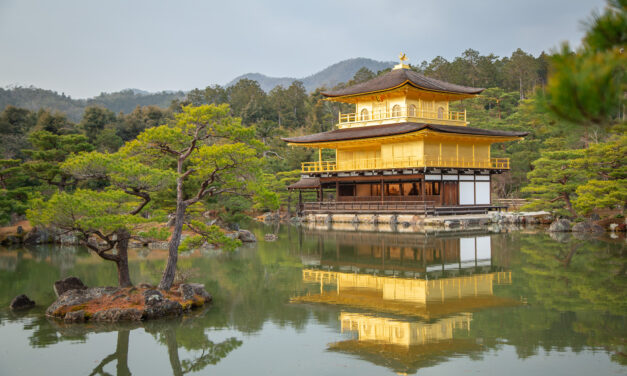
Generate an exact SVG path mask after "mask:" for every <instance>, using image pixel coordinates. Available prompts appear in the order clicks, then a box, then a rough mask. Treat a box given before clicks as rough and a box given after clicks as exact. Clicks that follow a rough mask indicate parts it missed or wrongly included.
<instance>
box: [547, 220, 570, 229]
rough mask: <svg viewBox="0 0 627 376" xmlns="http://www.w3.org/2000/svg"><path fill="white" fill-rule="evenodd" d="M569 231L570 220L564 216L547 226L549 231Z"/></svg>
mask: <svg viewBox="0 0 627 376" xmlns="http://www.w3.org/2000/svg"><path fill="white" fill-rule="evenodd" d="M569 231H570V221H569V220H568V219H565V218H561V219H557V220H555V221H554V222H553V223H551V226H549V232H569Z"/></svg>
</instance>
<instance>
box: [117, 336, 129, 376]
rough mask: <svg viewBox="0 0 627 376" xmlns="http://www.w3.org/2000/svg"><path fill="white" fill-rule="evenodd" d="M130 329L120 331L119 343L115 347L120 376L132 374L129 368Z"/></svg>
mask: <svg viewBox="0 0 627 376" xmlns="http://www.w3.org/2000/svg"><path fill="white" fill-rule="evenodd" d="M129 334H130V331H129V330H120V331H119V332H118V343H117V347H116V348H115V353H116V354H117V358H118V362H117V367H116V372H117V375H118V376H130V375H131V370H130V369H129V368H128V338H129Z"/></svg>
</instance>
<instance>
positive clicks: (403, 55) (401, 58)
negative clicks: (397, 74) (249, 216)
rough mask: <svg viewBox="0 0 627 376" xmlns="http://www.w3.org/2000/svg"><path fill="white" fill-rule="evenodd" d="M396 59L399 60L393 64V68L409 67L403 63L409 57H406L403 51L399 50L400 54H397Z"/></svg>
mask: <svg viewBox="0 0 627 376" xmlns="http://www.w3.org/2000/svg"><path fill="white" fill-rule="evenodd" d="M398 59H399V60H400V61H401V62H400V63H399V64H397V65H395V66H394V69H409V65H407V64H405V62H406V61H407V60H409V58H408V57H407V55H405V53H404V52H401V53H400V54H398Z"/></svg>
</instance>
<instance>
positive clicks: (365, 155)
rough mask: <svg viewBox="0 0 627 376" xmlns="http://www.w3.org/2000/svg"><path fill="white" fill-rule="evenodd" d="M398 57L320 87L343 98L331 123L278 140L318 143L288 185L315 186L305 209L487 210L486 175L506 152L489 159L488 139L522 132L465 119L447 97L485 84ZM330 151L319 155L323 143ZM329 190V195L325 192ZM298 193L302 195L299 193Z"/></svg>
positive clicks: (505, 164)
mask: <svg viewBox="0 0 627 376" xmlns="http://www.w3.org/2000/svg"><path fill="white" fill-rule="evenodd" d="M400 58H401V62H400V64H398V65H396V66H395V67H394V69H392V70H391V71H390V72H388V73H385V74H383V75H380V76H378V77H376V78H373V79H371V80H369V81H367V82H364V83H360V84H357V85H353V86H349V87H346V88H342V89H339V90H335V91H329V92H325V93H323V95H324V96H325V97H326V98H325V99H326V100H328V101H334V102H341V103H349V104H353V105H354V106H355V110H354V111H355V112H353V113H347V114H344V113H340V114H339V118H338V124H337V129H334V130H331V131H328V132H322V133H316V134H310V135H305V136H299V137H288V138H284V139H283V140H284V141H285V142H287V143H288V144H289V145H291V146H302V147H308V148H314V149H318V153H317V154H318V160H317V161H315V162H305V163H303V164H302V176H301V179H300V181H298V182H296V183H295V184H292V185H291V186H290V187H289V189H291V190H299V191H302V190H315V191H316V192H317V193H318V194H317V198H318V199H317V202H314V203H305V204H303V203H302V202H301V210H304V211H305V212H310V213H311V212H313V213H315V212H321V211H322V212H348V213H352V212H355V213H358V212H368V213H415V214H428V213H430V212H438V211H439V212H440V213H450V214H454V213H458V212H459V213H462V212H473V211H474V212H485V211H487V210H490V209H492V206H491V204H492V199H491V189H490V183H491V176H492V175H494V174H500V173H502V172H504V171H507V170H509V168H510V166H509V159H507V158H492V157H491V155H490V146H491V145H492V144H494V143H500V142H506V141H512V140H520V139H522V138H523V137H524V136H525V135H527V133H526V132H511V131H500V130H486V129H481V128H473V127H470V126H468V124H469V122H468V120H467V118H466V111H465V110H463V111H453V110H451V106H450V104H451V102H454V101H460V100H463V99H466V98H473V97H476V96H477V95H479V94H480V93H481V92H482V91H483V90H484V89H482V88H473V87H467V86H461V85H455V84H451V83H448V82H443V81H440V80H436V79H433V78H429V77H426V76H423V75H421V74H419V73H416V72H414V71H413V70H411V69H410V67H409V66H408V65H407V64H405V60H406V57H405V56H404V54H401V57H400ZM323 149H331V150H334V152H335V159H334V160H322V150H323ZM325 190H326V191H332V192H333V191H334V194H333V195H332V196H333V197H334V198H333V200H331V202H326V203H323V202H324V192H325ZM299 196H300V197H302V195H299Z"/></svg>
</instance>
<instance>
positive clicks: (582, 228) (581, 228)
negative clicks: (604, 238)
mask: <svg viewBox="0 0 627 376" xmlns="http://www.w3.org/2000/svg"><path fill="white" fill-rule="evenodd" d="M573 232H595V233H600V232H605V229H604V228H603V227H601V226H599V225H597V224H596V223H594V222H592V221H585V222H579V223H577V224H575V225H574V226H573Z"/></svg>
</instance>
